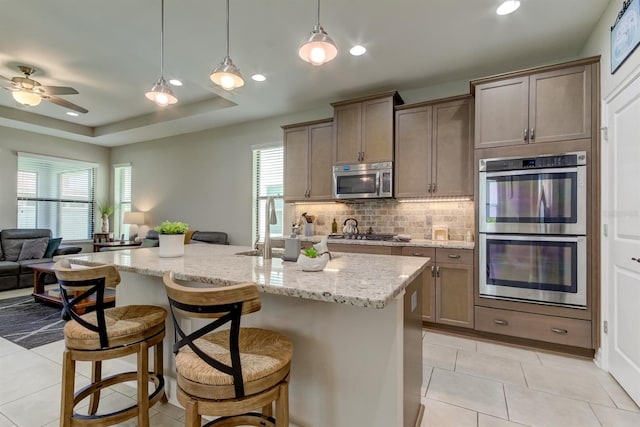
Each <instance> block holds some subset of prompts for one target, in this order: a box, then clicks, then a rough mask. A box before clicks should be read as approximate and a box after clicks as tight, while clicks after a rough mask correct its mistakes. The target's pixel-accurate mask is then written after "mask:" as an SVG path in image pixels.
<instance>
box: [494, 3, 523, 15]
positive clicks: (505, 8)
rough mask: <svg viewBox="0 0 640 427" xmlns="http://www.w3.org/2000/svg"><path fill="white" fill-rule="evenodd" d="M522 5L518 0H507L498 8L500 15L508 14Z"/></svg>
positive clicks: (497, 11)
mask: <svg viewBox="0 0 640 427" xmlns="http://www.w3.org/2000/svg"><path fill="white" fill-rule="evenodd" d="M519 7H520V2H519V1H517V0H507V1H505V2H504V3H502V4H501V5H500V6H499V7H498V8H497V9H496V13H497V14H498V15H508V14H510V13H513V12H515V11H516V10H517V9H518V8H519Z"/></svg>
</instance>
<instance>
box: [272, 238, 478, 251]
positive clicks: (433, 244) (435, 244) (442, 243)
mask: <svg viewBox="0 0 640 427" xmlns="http://www.w3.org/2000/svg"><path fill="white" fill-rule="evenodd" d="M323 237H324V236H298V238H299V239H300V241H301V242H312V243H318V242H319V241H320V240H322V238H323ZM271 240H284V237H272V238H271ZM327 243H340V244H345V245H371V246H425V247H429V248H448V249H474V248H475V243H474V242H465V241H463V240H426V239H411V240H410V241H408V242H399V241H395V240H387V241H382V240H352V239H329V240H328V241H327Z"/></svg>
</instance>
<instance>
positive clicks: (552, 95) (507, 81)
mask: <svg viewBox="0 0 640 427" xmlns="http://www.w3.org/2000/svg"><path fill="white" fill-rule="evenodd" d="M593 67H595V65H594V64H591V63H587V64H581V65H575V63H573V64H572V66H567V67H565V68H558V69H552V70H549V71H545V72H537V73H536V72H532V73H530V74H524V75H523V72H518V73H513V74H510V75H502V76H498V77H489V78H486V79H480V80H475V81H472V82H471V88H472V92H475V98H476V101H475V138H474V139H475V148H493V147H504V146H510V145H521V144H534V143H544V142H554V141H568V140H575V139H584V138H591V118H592V105H591V102H592V90H593V89H592V70H593Z"/></svg>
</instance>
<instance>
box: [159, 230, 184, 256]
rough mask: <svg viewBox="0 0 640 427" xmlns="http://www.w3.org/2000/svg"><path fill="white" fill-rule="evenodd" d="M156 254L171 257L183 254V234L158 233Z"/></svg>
mask: <svg viewBox="0 0 640 427" xmlns="http://www.w3.org/2000/svg"><path fill="white" fill-rule="evenodd" d="M158 237H159V239H160V247H159V248H158V256H160V257H162V258H173V257H179V256H183V255H184V234H159V235H158Z"/></svg>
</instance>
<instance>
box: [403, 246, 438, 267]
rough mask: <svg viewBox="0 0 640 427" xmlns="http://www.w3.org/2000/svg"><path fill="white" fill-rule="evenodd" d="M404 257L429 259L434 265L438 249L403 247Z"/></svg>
mask: <svg viewBox="0 0 640 427" xmlns="http://www.w3.org/2000/svg"><path fill="white" fill-rule="evenodd" d="M402 255H404V256H421V257H429V258H431V263H433V262H434V261H435V259H436V249H435V248H425V247H419V246H403V247H402Z"/></svg>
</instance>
